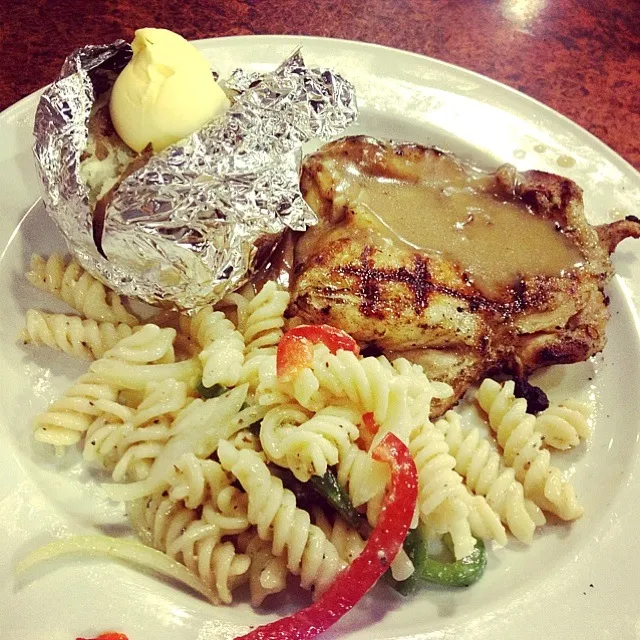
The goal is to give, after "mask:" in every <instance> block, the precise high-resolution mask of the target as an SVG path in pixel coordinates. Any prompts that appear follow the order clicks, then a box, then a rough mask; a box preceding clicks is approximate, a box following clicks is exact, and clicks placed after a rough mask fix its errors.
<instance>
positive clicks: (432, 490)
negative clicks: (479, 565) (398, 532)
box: [409, 420, 506, 558]
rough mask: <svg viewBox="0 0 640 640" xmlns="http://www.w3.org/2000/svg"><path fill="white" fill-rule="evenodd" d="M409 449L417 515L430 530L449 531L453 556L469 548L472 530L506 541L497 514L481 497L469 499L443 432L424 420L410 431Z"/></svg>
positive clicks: (465, 552)
mask: <svg viewBox="0 0 640 640" xmlns="http://www.w3.org/2000/svg"><path fill="white" fill-rule="evenodd" d="M409 450H410V451H411V455H412V456H413V459H414V460H415V463H416V467H417V469H418V504H419V508H420V518H421V520H422V521H423V522H424V523H425V525H426V526H427V528H428V529H429V530H430V531H431V532H433V533H437V534H442V533H447V532H449V533H450V534H451V536H452V538H453V542H454V552H455V555H456V558H463V557H465V556H467V555H469V554H470V553H471V552H472V551H473V548H474V546H475V540H474V539H473V536H472V535H471V534H472V533H474V534H475V535H477V536H478V537H483V538H489V539H496V540H497V541H498V543H500V544H505V543H506V536H505V531H504V528H503V527H502V525H501V524H500V520H499V518H498V516H497V515H496V514H494V513H493V511H492V510H491V509H490V508H489V509H485V508H484V504H485V501H484V499H483V498H480V500H475V499H473V500H472V499H471V497H470V496H469V493H468V491H467V489H466V488H465V486H464V485H463V483H462V476H460V475H459V474H458V473H457V472H456V471H455V470H454V468H455V465H456V461H455V459H454V458H453V457H452V456H451V455H450V454H449V447H448V446H447V443H446V441H445V438H444V435H443V434H442V433H441V432H440V431H438V430H437V429H436V428H435V427H434V426H433V425H432V424H431V423H430V422H429V421H428V420H427V421H425V422H424V423H423V424H422V425H421V426H420V427H419V428H417V429H416V430H415V431H414V432H413V433H412V435H411V440H410V442H409ZM478 497H479V496H476V498H478ZM487 506H488V505H487ZM470 512H471V513H470ZM470 516H471V519H470Z"/></svg>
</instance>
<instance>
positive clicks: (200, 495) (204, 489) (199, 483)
mask: <svg viewBox="0 0 640 640" xmlns="http://www.w3.org/2000/svg"><path fill="white" fill-rule="evenodd" d="M174 469H175V475H174V477H172V478H171V480H170V488H169V496H170V497H171V499H172V500H174V501H178V500H183V501H184V503H185V506H187V507H189V508H190V509H195V508H196V507H198V506H200V505H204V504H206V503H207V502H209V501H215V500H216V497H217V496H218V495H220V494H221V493H222V490H223V489H225V488H226V487H228V486H230V485H231V478H230V476H229V474H228V473H227V472H226V471H224V469H223V468H222V467H221V466H220V464H219V463H217V462H216V461H215V460H209V459H205V460H203V459H202V458H197V457H196V456H195V455H194V454H193V453H185V454H184V455H183V456H181V457H180V458H178V460H177V461H176V463H175V464H174Z"/></svg>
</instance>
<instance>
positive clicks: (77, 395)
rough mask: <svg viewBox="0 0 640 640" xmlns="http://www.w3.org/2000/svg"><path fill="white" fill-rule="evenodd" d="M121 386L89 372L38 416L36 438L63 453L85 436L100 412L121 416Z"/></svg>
mask: <svg viewBox="0 0 640 640" xmlns="http://www.w3.org/2000/svg"><path fill="white" fill-rule="evenodd" d="M117 400H118V389H117V387H115V386H113V385H111V384H109V383H108V382H105V381H104V380H103V379H101V378H99V377H98V376H96V375H95V374H93V373H86V374H85V375H83V376H81V377H80V378H78V380H76V382H75V383H74V384H73V385H72V386H71V387H69V389H67V390H66V391H65V392H64V394H63V395H62V397H61V398H58V399H57V400H55V401H54V402H53V403H52V404H51V405H49V408H48V409H47V410H46V411H44V412H43V413H41V414H39V415H38V416H36V419H35V422H34V428H35V431H34V437H35V439H36V440H38V441H40V442H46V443H48V444H52V445H54V446H55V447H56V450H57V451H58V452H61V451H62V450H63V448H64V447H69V446H71V445H74V444H76V443H77V442H79V441H80V439H81V438H82V437H83V436H84V434H85V432H86V431H87V429H88V428H89V426H90V425H91V423H92V422H93V421H94V420H95V419H96V418H97V417H98V416H100V415H102V414H105V413H111V414H115V415H121V414H122V411H123V410H126V407H125V408H123V407H122V406H121V405H119V404H118V402H117Z"/></svg>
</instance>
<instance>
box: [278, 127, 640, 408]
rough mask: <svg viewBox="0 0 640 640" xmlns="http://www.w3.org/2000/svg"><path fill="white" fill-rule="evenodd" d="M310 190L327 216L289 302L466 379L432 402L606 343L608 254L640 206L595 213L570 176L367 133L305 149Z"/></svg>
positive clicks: (307, 248) (303, 314)
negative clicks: (598, 221) (488, 168)
mask: <svg viewBox="0 0 640 640" xmlns="http://www.w3.org/2000/svg"><path fill="white" fill-rule="evenodd" d="M301 189H302V193H303V195H304V197H305V199H306V201H307V202H308V203H309V205H310V206H311V207H312V208H313V209H314V210H315V211H316V213H317V214H318V216H319V218H320V222H319V224H318V225H317V226H316V227H314V228H312V229H310V230H308V231H307V232H306V233H305V234H303V235H302V236H301V237H300V239H299V240H298V242H297V244H296V247H295V256H294V281H293V283H292V304H291V308H290V315H292V316H298V317H299V318H301V319H302V320H303V321H305V322H311V323H328V324H331V325H334V326H337V327H340V328H341V329H344V330H345V331H347V332H349V333H350V334H351V335H353V336H354V337H355V338H356V339H357V340H358V341H359V342H360V343H361V345H362V346H363V347H364V348H365V349H366V348H370V349H375V350H380V351H382V352H384V353H385V354H387V355H388V356H389V357H391V358H393V357H396V356H400V355H401V356H404V357H407V358H409V359H411V360H414V361H416V362H420V363H421V364H423V365H424V366H425V368H426V370H427V373H428V374H429V375H430V376H431V377H432V378H433V379H436V380H441V381H443V382H447V383H449V384H450V385H451V386H452V387H453V389H454V395H453V396H452V398H450V399H448V400H446V401H442V402H440V403H439V404H438V405H437V406H435V407H433V414H434V415H439V414H441V413H442V412H444V411H445V410H446V409H447V408H448V407H449V406H451V405H452V404H454V403H455V402H456V400H457V399H458V398H459V397H460V396H461V395H462V394H463V393H464V391H465V390H466V389H467V388H468V386H469V385H471V384H473V383H474V382H476V381H477V380H478V379H479V378H480V377H482V376H484V375H486V374H487V373H489V372H496V371H508V372H512V373H513V374H515V375H518V376H526V375H528V374H529V373H531V372H532V371H533V370H535V369H537V368H538V367H542V366H545V365H549V364H557V363H571V362H578V361H581V360H584V359H586V358H588V357H589V356H590V355H592V354H594V353H597V352H598V351H600V350H601V349H602V348H603V346H604V343H605V324H606V321H607V319H608V312H607V306H606V298H605V294H604V292H603V288H604V286H605V284H606V283H607V281H608V280H609V279H610V278H611V276H612V273H613V269H612V265H611V262H610V260H609V254H610V253H611V252H612V251H613V250H614V248H615V246H616V245H617V243H618V242H619V241H620V240H622V239H623V238H626V237H629V236H633V237H640V221H639V220H638V219H637V218H634V217H632V216H630V217H628V218H627V219H626V220H622V221H620V222H617V223H613V224H611V225H603V226H600V227H592V226H590V225H589V224H588V223H587V221H586V219H585V215H584V209H583V203H582V192H581V190H580V188H579V187H578V186H577V185H576V184H575V183H573V182H572V181H571V180H568V179H566V178H562V177H560V176H556V175H552V174H548V173H543V172H539V171H528V172H525V173H522V174H518V173H516V171H515V169H514V168H513V167H510V166H508V165H505V166H503V167H501V168H500V169H498V170H497V171H496V172H495V173H491V174H489V173H485V172H479V171H478V170H476V169H474V168H473V167H471V166H468V165H465V164H464V163H462V162H461V161H460V160H459V159H457V158H456V157H454V156H453V155H451V154H449V153H445V152H443V151H441V150H439V149H436V148H430V147H423V146H420V145H415V144H394V143H386V142H380V141H377V140H374V139H371V138H366V137H361V136H358V137H348V138H343V139H341V140H338V141H336V142H333V143H330V144H328V145H326V146H325V147H323V148H322V149H321V150H320V151H319V152H317V153H316V154H314V155H312V156H310V157H309V158H307V160H306V161H305V163H304V167H303V171H302V176H301Z"/></svg>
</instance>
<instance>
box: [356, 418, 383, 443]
mask: <svg viewBox="0 0 640 640" xmlns="http://www.w3.org/2000/svg"><path fill="white" fill-rule="evenodd" d="M379 429H380V425H379V424H378V423H377V422H376V419H375V418H374V417H373V413H371V412H369V413H363V414H362V425H361V426H360V437H359V438H358V439H357V441H356V444H357V445H358V446H359V447H360V448H361V449H363V450H364V451H369V449H370V448H371V443H372V442H373V439H374V438H375V437H376V433H378V430H379Z"/></svg>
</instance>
